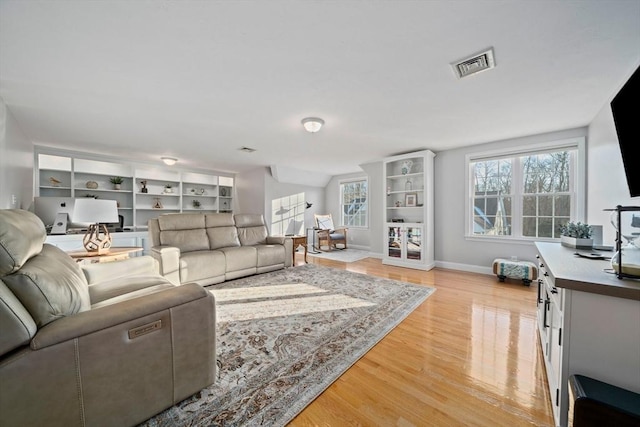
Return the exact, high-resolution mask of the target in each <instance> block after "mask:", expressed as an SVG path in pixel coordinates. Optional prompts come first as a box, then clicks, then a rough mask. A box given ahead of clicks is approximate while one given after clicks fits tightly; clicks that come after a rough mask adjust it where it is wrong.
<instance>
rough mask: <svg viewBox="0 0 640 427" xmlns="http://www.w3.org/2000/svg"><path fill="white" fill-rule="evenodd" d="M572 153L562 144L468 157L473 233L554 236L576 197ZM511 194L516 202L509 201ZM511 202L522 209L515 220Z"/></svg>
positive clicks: (568, 215) (573, 154) (512, 199)
mask: <svg viewBox="0 0 640 427" xmlns="http://www.w3.org/2000/svg"><path fill="white" fill-rule="evenodd" d="M576 153H577V150H576V149H569V150H566V149H563V150H558V151H549V152H537V153H531V154H523V155H515V156H513V157H511V158H500V159H487V160H483V161H478V162H474V163H472V164H471V165H472V170H473V176H472V179H473V181H472V182H470V183H469V184H470V185H471V186H472V187H471V188H473V189H474V191H475V193H474V197H473V212H471V214H472V215H473V223H472V226H473V233H474V234H487V235H512V234H513V235H514V236H516V237H517V236H523V237H529V238H537V237H547V238H558V236H559V234H558V233H557V230H559V227H560V225H561V224H562V223H563V222H566V221H567V220H568V217H570V216H571V211H572V203H574V198H575V197H576V194H574V193H572V192H571V191H570V190H571V189H572V188H575V186H574V185H573V183H572V182H571V180H572V179H575V175H574V174H575V167H574V165H573V162H574V160H576V159H575V155H576ZM514 171H518V173H519V175H518V176H515V177H514V176H513V173H514ZM514 200H515V201H517V203H518V205H514V206H512V202H513V201H514ZM514 208H517V209H515V212H519V213H521V215H522V217H520V218H516V219H515V221H514V218H513V217H512V215H513V212H514ZM514 223H515V224H517V227H518V229H517V230H515V231H514V230H513V229H512V227H513V224H514Z"/></svg>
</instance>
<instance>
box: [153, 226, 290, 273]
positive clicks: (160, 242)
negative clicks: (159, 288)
mask: <svg viewBox="0 0 640 427" xmlns="http://www.w3.org/2000/svg"><path fill="white" fill-rule="evenodd" d="M149 237H150V240H151V255H152V256H153V257H154V258H155V259H157V260H158V262H159V264H160V274H162V275H163V276H164V277H166V278H167V279H169V280H170V281H171V282H172V283H174V284H176V285H179V284H183V283H198V284H200V285H202V286H207V285H212V284H215V283H220V282H224V281H226V280H231V279H236V278H239V277H243V276H248V275H251V274H257V273H266V272H268V271H274V270H278V269H282V268H285V267H289V266H291V263H292V255H293V242H292V240H291V239H290V238H286V237H284V236H269V231H268V229H267V226H266V225H265V223H264V217H263V216H262V215H260V214H235V215H233V214H231V213H211V214H204V213H176V214H165V215H160V216H159V217H158V218H154V219H151V220H149Z"/></svg>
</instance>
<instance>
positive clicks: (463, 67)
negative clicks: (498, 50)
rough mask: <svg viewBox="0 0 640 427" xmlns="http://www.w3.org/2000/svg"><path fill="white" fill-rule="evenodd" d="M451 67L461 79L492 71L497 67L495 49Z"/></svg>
mask: <svg viewBox="0 0 640 427" xmlns="http://www.w3.org/2000/svg"><path fill="white" fill-rule="evenodd" d="M451 66H452V67H453V71H454V72H455V73H456V77H458V78H459V79H461V78H463V77H467V76H470V75H471V74H475V73H479V72H480V71H485V70H490V69H491V68H494V67H495V66H496V61H495V59H494V57H493V48H492V47H491V48H489V49H487V50H485V51H483V52H480V53H477V54H475V55H472V56H470V57H468V58H465V59H463V60H462V61H458V62H454V63H453V64H451Z"/></svg>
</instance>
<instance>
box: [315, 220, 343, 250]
mask: <svg viewBox="0 0 640 427" xmlns="http://www.w3.org/2000/svg"><path fill="white" fill-rule="evenodd" d="M313 219H314V221H315V223H316V233H317V234H318V249H320V250H324V249H322V248H323V247H327V248H328V249H327V250H328V251H330V250H332V249H347V229H346V228H344V227H343V228H338V229H336V228H334V225H333V218H332V217H331V214H327V215H318V214H314V215H313ZM337 245H342V248H338V246H337Z"/></svg>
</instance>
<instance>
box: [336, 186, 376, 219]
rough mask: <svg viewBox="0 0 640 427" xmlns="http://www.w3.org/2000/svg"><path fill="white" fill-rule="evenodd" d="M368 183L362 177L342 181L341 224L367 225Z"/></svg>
mask: <svg viewBox="0 0 640 427" xmlns="http://www.w3.org/2000/svg"><path fill="white" fill-rule="evenodd" d="M367 196H368V185H367V179H366V178H362V179H358V180H353V181H343V182H341V183H340V213H341V214H340V224H341V225H343V226H345V227H367V218H368V216H369V215H368V202H367V199H368V197H367Z"/></svg>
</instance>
